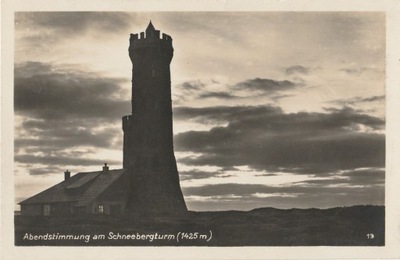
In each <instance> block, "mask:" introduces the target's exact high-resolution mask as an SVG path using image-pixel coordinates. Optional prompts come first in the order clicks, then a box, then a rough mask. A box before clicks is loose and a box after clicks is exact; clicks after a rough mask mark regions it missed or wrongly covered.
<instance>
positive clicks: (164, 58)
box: [2, 8, 399, 259]
mask: <svg viewBox="0 0 400 260" xmlns="http://www.w3.org/2000/svg"><path fill="white" fill-rule="evenodd" d="M397 11H398V10H397ZM388 20H389V19H388V12H386V11H385V10H376V11H371V10H360V11H355V10H347V11H346V10H344V11H336V10H324V11H318V10H316V11H301V10H293V11H290V10H286V11H282V10H278V11H277V10H274V11H271V10H216V11H204V10H199V11H196V10H191V11H188V10H185V11H170V10H169V11H163V10H158V11H157V10H135V8H130V9H129V10H118V11H116V10H95V11H90V10H50V11H48V10H46V11H41V10H33V11H31V10H17V11H15V12H13V17H12V21H13V30H12V31H13V33H12V37H13V39H12V40H13V52H12V55H13V59H12V66H13V67H12V68H11V70H13V76H12V79H11V82H12V84H13V86H12V87H11V86H10V89H11V94H12V96H11V98H12V110H11V114H12V117H11V118H10V120H8V121H7V124H10V125H11V128H12V131H13V135H12V138H11V140H9V142H10V143H12V144H13V150H12V153H13V154H12V155H11V157H12V162H11V164H12V168H11V170H12V172H7V176H12V179H13V180H12V182H11V185H12V186H13V193H12V194H8V196H11V200H12V203H10V205H8V208H11V209H12V221H13V225H12V237H13V239H11V238H10V239H11V240H12V241H11V243H12V244H13V247H14V248H15V249H16V250H24V249H25V248H27V249H29V248H41V250H43V249H49V250H52V249H55V248H61V249H63V248H65V247H73V248H78V249H79V250H85V248H92V247H95V248H99V247H107V248H110V249H112V248H115V247H122V248H123V249H124V250H135V248H143V247H144V248H156V247H157V248H161V249H162V248H178V247H179V248H184V249H185V248H186V249H190V248H192V249H197V250H201V249H202V248H204V249H206V248H216V249H221V250H229V248H231V247H240V248H244V249H246V248H249V247H250V248H254V247H255V248H257V249H263V248H270V249H272V250H273V249H274V248H280V247H288V248H299V247H302V248H304V247H305V248H306V249H307V248H308V250H311V249H312V248H314V247H321V246H323V247H324V248H327V249H328V250H329V248H331V247H332V248H337V247H343V248H346V249H351V248H352V247H358V248H360V247H364V248H366V249H367V250H369V249H372V248H377V250H383V249H385V248H386V247H388V246H392V245H394V244H393V242H390V241H389V240H388V237H392V235H390V234H388V232H389V233H390V232H391V231H390V226H388V225H389V224H388V223H390V222H388V220H387V219H388V217H389V218H390V216H388V212H392V213H393V212H394V213H396V214H398V206H397V207H396V206H395V207H394V209H395V210H392V209H393V208H392V207H389V210H390V211H388V205H389V206H390V205H392V204H393V202H391V201H389V200H388V198H393V197H395V196H393V195H390V194H392V193H389V192H388V191H390V190H391V188H388V187H390V186H391V185H392V184H394V182H393V181H391V180H395V179H390V178H393V177H392V176H393V175H396V174H398V172H395V171H394V170H393V169H392V164H393V162H392V161H391V160H393V155H392V152H391V151H392V150H390V149H393V147H392V145H391V144H390V143H389V142H388V138H389V140H394V139H390V138H391V137H390V136H389V137H388V135H387V133H388V131H389V129H388V118H392V119H393V118H394V117H393V116H392V117H390V111H388V109H387V108H388V107H389V106H390V105H391V103H390V101H391V100H393V99H392V98H391V97H389V96H388V95H389V94H388V93H391V92H388V89H389V87H388V77H389V78H390V77H391V76H388V75H389V70H388V57H389V56H390V55H391V54H392V52H391V49H390V47H389V48H388V46H391V44H390V42H388V26H389V25H388ZM2 38H4V37H2ZM3 51H4V50H3ZM395 54H396V53H395ZM397 54H398V52H397ZM397 65H398V64H397ZM389 69H390V67H389ZM3 86H4V85H3ZM3 97H4V95H2V98H3ZM388 102H389V104H388ZM2 124H4V119H2ZM389 126H390V124H389ZM2 137H4V135H3V136H2ZM10 137H11V135H10ZM396 140H397V139H396ZM396 140H394V141H396ZM394 141H393V142H392V144H395V142H394ZM397 142H398V141H397ZM388 151H389V152H388ZM3 155H4V152H3ZM3 155H2V157H3ZM2 159H3V158H2ZM2 161H3V160H2ZM388 161H389V165H390V167H389V166H388ZM388 168H390V169H391V170H389V173H388ZM3 178H4V177H3ZM397 179H398V178H397ZM397 184H399V183H398V181H397ZM397 194H398V192H397ZM11 200H10V201H11ZM388 201H389V202H388ZM11 204H12V205H11ZM389 215H390V213H389ZM393 216H394V215H393ZM397 221H398V220H397ZM2 226H3V227H4V224H2ZM10 228H11V227H10ZM395 229H398V227H396V228H395ZM397 231H399V230H397ZM397 235H398V232H397ZM395 243H396V244H398V243H399V241H395ZM53 252H54V251H53ZM200 252H201V251H200ZM170 257H173V256H172V255H171V256H170ZM180 257H181V258H182V257H183V256H180ZM188 257H189V256H188ZM197 257H200V256H197ZM264 257H266V258H268V257H267V256H265V255H264ZM296 257H301V256H300V255H297V256H296V255H293V256H292V257H288V258H296ZM181 258H176V259H181ZM200 258H201V257H200ZM200 258H199V259H200ZM249 258H250V257H249ZM34 259H44V258H34ZM46 259H47V258H46ZM182 259H183V258H182ZM187 259H190V257H189V258H187ZM192 259H194V258H192ZM196 259H197V258H196ZM240 259H247V258H246V257H243V258H240ZM263 259H264V258H263Z"/></svg>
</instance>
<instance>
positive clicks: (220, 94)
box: [199, 92, 238, 99]
mask: <svg viewBox="0 0 400 260" xmlns="http://www.w3.org/2000/svg"><path fill="white" fill-rule="evenodd" d="M199 98H219V99H234V98H238V97H237V96H234V95H231V94H229V93H228V92H206V93H202V94H200V95H199Z"/></svg>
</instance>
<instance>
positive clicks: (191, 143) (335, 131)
mask: <svg viewBox="0 0 400 260" xmlns="http://www.w3.org/2000/svg"><path fill="white" fill-rule="evenodd" d="M178 111H179V112H178V113H177V117H178V118H180V119H182V118H185V117H191V118H193V119H195V120H198V121H201V120H205V121H207V120H214V121H228V122H229V124H228V125H227V126H226V127H214V128H212V129H210V130H209V131H189V132H185V133H180V134H178V135H177V136H176V137H175V148H176V150H177V151H191V152H196V153H200V154H201V155H200V156H198V157H184V158H180V159H179V162H180V163H183V164H187V165H193V166H195V165H212V166H219V167H230V166H240V165H248V166H250V167H252V168H255V169H260V170H268V171H275V170H277V169H279V168H282V167H283V168H291V169H293V171H294V172H299V173H325V172H332V171H337V170H340V169H354V168H361V167H383V166H384V161H385V137H384V136H383V135H379V134H367V133H363V132H357V130H358V128H357V127H355V126H357V125H359V124H361V125H364V126H366V127H369V128H371V129H374V130H380V129H383V128H384V125H385V122H384V120H382V119H379V118H376V117H372V116H368V115H364V114H359V113H357V112H356V111H354V110H351V109H350V108H346V109H343V110H340V111H337V112H332V113H306V112H301V113H294V114H285V113H283V112H282V111H281V110H280V109H279V108H274V107H213V108H210V107H209V108H204V109H201V108H180V109H178ZM218 112H220V113H218Z"/></svg>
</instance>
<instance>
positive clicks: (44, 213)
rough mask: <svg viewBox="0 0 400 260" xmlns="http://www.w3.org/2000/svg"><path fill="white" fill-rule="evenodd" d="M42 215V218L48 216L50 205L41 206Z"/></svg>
mask: <svg viewBox="0 0 400 260" xmlns="http://www.w3.org/2000/svg"><path fill="white" fill-rule="evenodd" d="M43 215H44V216H50V205H44V206H43Z"/></svg>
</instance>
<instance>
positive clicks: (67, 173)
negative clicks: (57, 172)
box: [64, 170, 71, 181]
mask: <svg viewBox="0 0 400 260" xmlns="http://www.w3.org/2000/svg"><path fill="white" fill-rule="evenodd" d="M70 177H71V172H70V171H68V170H66V171H65V172H64V181H66V180H68V179H69V178H70Z"/></svg>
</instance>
